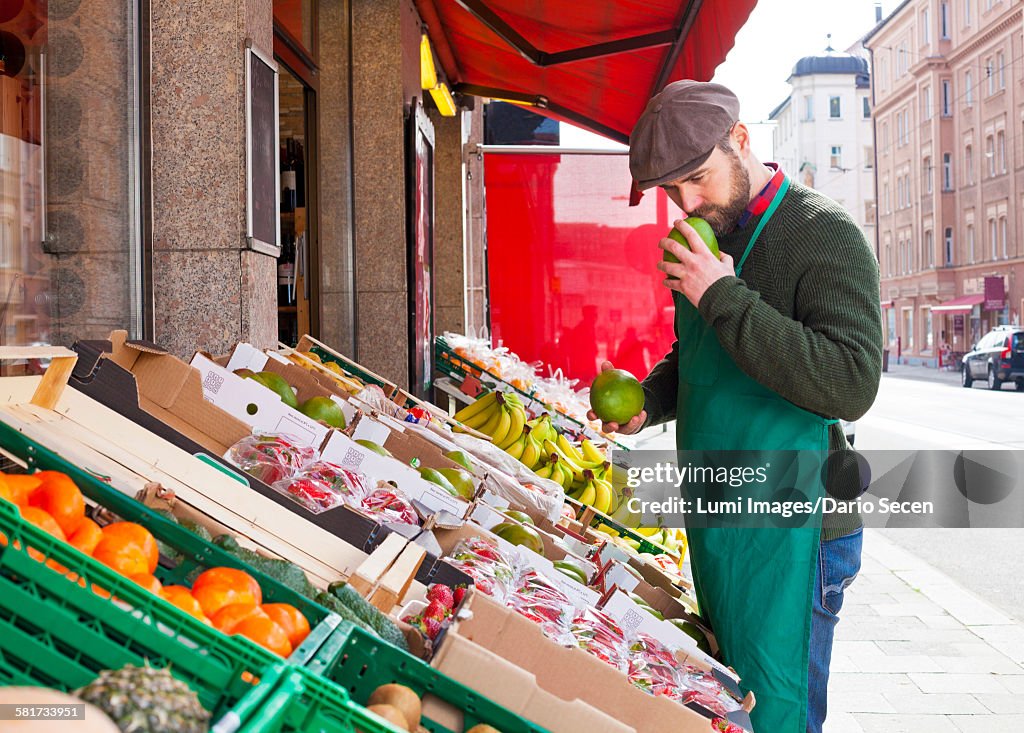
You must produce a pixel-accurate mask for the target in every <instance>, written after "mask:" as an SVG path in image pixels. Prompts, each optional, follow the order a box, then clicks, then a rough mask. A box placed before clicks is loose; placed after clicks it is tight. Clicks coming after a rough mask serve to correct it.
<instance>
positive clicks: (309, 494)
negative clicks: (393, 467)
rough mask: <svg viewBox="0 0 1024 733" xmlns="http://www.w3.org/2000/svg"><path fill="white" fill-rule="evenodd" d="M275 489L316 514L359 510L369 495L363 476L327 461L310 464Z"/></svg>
mask: <svg viewBox="0 0 1024 733" xmlns="http://www.w3.org/2000/svg"><path fill="white" fill-rule="evenodd" d="M273 488H274V489H275V490H276V491H279V492H280V493H282V494H284V495H285V496H287V497H289V498H290V499H292V500H294V501H296V502H298V503H299V504H301V505H302V506H304V507H306V508H307V509H308V510H309V511H311V512H313V513H314V514H319V513H321V512H325V511H327V510H328V509H334V508H335V507H338V506H341V505H342V504H351V505H353V506H359V505H360V504H361V502H362V501H363V499H365V498H366V496H367V493H368V491H367V487H366V477H365V476H363V474H361V473H358V472H356V471H350V470H348V469H346V468H342V467H341V466H335V465H334V464H333V463H328V462H327V461H315V462H313V463H310V464H309V465H307V466H306V467H305V468H303V469H301V470H300V471H299V472H298V473H297V474H295V475H293V476H289V477H288V478H285V479H281V480H280V481H276V482H274V484H273Z"/></svg>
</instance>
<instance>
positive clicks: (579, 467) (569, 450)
mask: <svg viewBox="0 0 1024 733" xmlns="http://www.w3.org/2000/svg"><path fill="white" fill-rule="evenodd" d="M541 445H542V446H543V448H544V452H545V453H547V454H549V455H550V454H551V453H557V454H558V457H559V459H561V461H562V462H563V463H564V464H565V465H566V466H567V467H568V468H569V470H570V471H572V475H573V479H574V480H575V481H576V482H577V484H580V483H583V482H584V481H585V479H584V475H583V472H584V471H591V472H592V473H593V474H594V476H596V477H597V478H604V474H605V472H606V471H607V470H608V467H609V466H610V465H611V464H610V463H608V462H607V461H606V460H605V459H604V456H603V455H601V454H600V453H598V460H588V459H587V457H586V456H584V455H583V454H582V453H581V452H580V451H579V450H578V449H577V448H576V446H574V445H573V444H572V443H570V442H569V439H568V438H566V437H565V435H563V434H561V433H558V437H557V438H556V439H555V440H554V441H551V440H548V439H545V440H544V442H543V443H541Z"/></svg>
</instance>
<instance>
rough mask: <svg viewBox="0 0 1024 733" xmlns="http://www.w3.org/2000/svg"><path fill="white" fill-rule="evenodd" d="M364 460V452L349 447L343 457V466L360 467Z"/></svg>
mask: <svg viewBox="0 0 1024 733" xmlns="http://www.w3.org/2000/svg"><path fill="white" fill-rule="evenodd" d="M362 462H363V454H362V453H360V452H359V451H357V450H356V449H354V448H349V449H348V450H347V451H346V452H345V457H344V458H342V459H341V465H342V466H351V467H352V468H359V465H360V464H361V463H362Z"/></svg>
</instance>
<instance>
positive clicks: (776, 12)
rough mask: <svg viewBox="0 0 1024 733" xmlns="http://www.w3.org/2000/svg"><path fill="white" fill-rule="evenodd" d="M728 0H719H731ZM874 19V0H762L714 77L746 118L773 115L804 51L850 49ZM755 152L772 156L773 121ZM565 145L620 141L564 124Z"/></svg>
mask: <svg viewBox="0 0 1024 733" xmlns="http://www.w3.org/2000/svg"><path fill="white" fill-rule="evenodd" d="M727 1H728V0H719V2H727ZM898 4H899V2H898V0H883V2H882V3H881V5H882V17H883V18H885V17H887V16H888V15H889V13H891V12H892V11H893V10H895V9H896V6H897V5H898ZM874 25H875V0H759V1H758V3H757V5H756V6H755V7H754V10H753V12H752V13H751V14H750V18H749V19H748V20H747V22H746V24H745V25H744V26H743V27H742V28H741V29H740V31H739V33H737V34H736V43H735V45H734V46H733V49H732V51H730V52H729V55H728V56H726V59H725V61H724V62H723V63H722V64H721V65H720V66H719V67H718V69H717V70H716V72H715V76H714V78H713V81H716V82H718V83H720V84H724V85H725V86H727V87H729V88H730V89H732V90H733V91H734V92H736V95H737V96H738V97H739V98H740V115H741V117H742V119H743V120H744V122H747V123H756V122H760V121H764V120H767V119H768V113H769V112H771V111H772V109H774V108H775V107H776V106H777V105H778V104H779V103H780V102H782V101H783V100H784V99H785V98H786V97H787V96H788V95H789V91H790V87H789V84H787V83H786V79H787V78H788V77H789V74H790V72H791V71H792V70H793V66H794V64H796V62H797V61H798V60H799V59H801V58H803V57H804V56H812V55H817V54H821V53H824V51H825V47H826V46H827V45H828V38H827V35H828V34H829V33H831V34H832V47H833V48H834V49H835V50H836V51H845V50H846V49H847V48H849V47H850V46H851V45H853V44H854V43H855V42H857V41H858V39H860V38H861V36H863V35H865V34H866V33H867V32H868V31H869V30H871V29H872V28H873V27H874ZM751 131H752V136H753V141H754V153H755V154H756V155H757V156H758V157H759V158H761V159H762V160H771V158H772V142H771V139H772V134H771V127H770V126H768V125H755V126H752V127H751ZM561 143H562V145H569V146H573V147H577V146H583V147H600V148H615V147H619V146H618V145H617V144H616V143H614V142H612V141H610V140H607V139H606V138H603V137H600V136H599V135H593V134H591V133H588V132H586V131H584V130H575V129H570V126H569V125H566V124H563V125H562V132H561Z"/></svg>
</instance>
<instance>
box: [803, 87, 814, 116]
mask: <svg viewBox="0 0 1024 733" xmlns="http://www.w3.org/2000/svg"><path fill="white" fill-rule="evenodd" d="M804 119H805V120H807V121H808V122H810V121H811V120H813V119H814V97H812V96H811V95H810V94H805V95H804Z"/></svg>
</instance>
